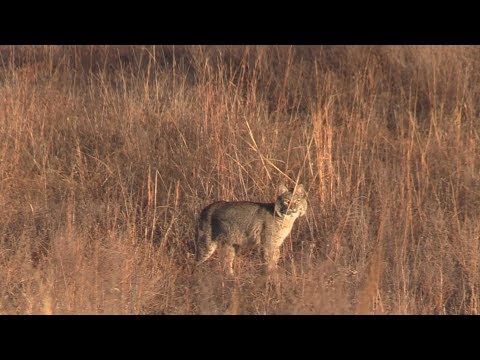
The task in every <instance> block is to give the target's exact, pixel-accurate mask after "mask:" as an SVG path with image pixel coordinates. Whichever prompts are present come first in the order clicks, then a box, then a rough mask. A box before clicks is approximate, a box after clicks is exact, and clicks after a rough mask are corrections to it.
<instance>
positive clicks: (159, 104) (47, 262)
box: [0, 46, 480, 314]
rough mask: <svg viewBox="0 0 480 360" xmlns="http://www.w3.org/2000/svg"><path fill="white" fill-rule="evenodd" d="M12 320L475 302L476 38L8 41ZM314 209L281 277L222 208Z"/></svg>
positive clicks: (286, 253) (409, 308)
mask: <svg viewBox="0 0 480 360" xmlns="http://www.w3.org/2000/svg"><path fill="white" fill-rule="evenodd" d="M0 60H1V63H0V101H1V103H0V313H1V314H477V313H478V312H479V310H480V294H479V291H480V271H479V270H480V269H479V265H480V219H479V215H480V177H479V169H480V145H479V144H480V142H479V141H480V103H479V101H478V99H479V98H480V47H471V46H311V47H306V46H145V47H143V46H14V47H9V46H3V47H0ZM297 180H298V181H299V182H301V183H303V184H304V185H305V187H306V190H307V192H308V201H309V209H308V213H307V215H306V216H305V217H303V218H300V219H299V220H297V222H296V223H295V225H294V227H293V230H292V232H291V234H290V236H288V237H287V239H286V241H285V243H284V245H283V247H282V256H281V259H280V262H279V266H280V270H279V272H278V275H277V276H276V277H275V278H274V280H273V281H272V282H269V283H267V284H262V283H261V282H259V281H257V279H258V278H259V270H258V269H259V261H258V259H257V258H255V257H252V256H249V254H243V255H242V256H240V257H239V258H237V259H236V264H235V271H236V275H235V278H234V280H233V282H232V280H228V281H227V279H225V276H224V274H223V273H222V272H221V271H220V269H221V264H220V262H219V261H218V260H219V259H218V255H217V254H215V255H214V256H213V257H212V259H211V260H209V261H208V262H207V263H205V266H204V267H203V268H202V271H201V274H200V276H199V277H200V279H197V281H193V280H192V278H193V277H192V270H193V265H194V262H193V261H194V250H193V249H194V243H193V241H194V236H195V224H196V219H197V217H198V215H199V213H200V211H201V209H202V208H203V207H204V206H206V205H208V204H209V203H210V202H212V201H215V200H219V199H224V200H253V201H264V202H270V201H273V199H274V197H275V191H276V187H277V185H278V184H279V183H281V182H284V183H285V184H287V185H288V186H292V185H293V184H294V182H295V181H297Z"/></svg>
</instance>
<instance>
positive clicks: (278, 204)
mask: <svg viewBox="0 0 480 360" xmlns="http://www.w3.org/2000/svg"><path fill="white" fill-rule="evenodd" d="M306 212H307V193H306V192H305V189H304V187H303V185H302V184H300V185H298V186H297V188H296V189H291V190H289V189H287V187H286V186H285V185H283V184H282V185H280V186H279V187H278V196H277V200H276V201H275V213H276V214H277V215H278V216H286V215H288V216H294V217H298V216H303V215H305V213H306Z"/></svg>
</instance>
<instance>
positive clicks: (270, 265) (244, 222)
mask: <svg viewBox="0 0 480 360" xmlns="http://www.w3.org/2000/svg"><path fill="white" fill-rule="evenodd" d="M306 211H307V194H306V192H305V189H304V187H303V185H298V186H297V187H296V189H292V190H289V189H287V188H286V187H285V185H280V186H279V188H278V191H277V199H276V201H275V202H274V203H267V204H264V203H256V202H249V201H236V202H227V201H218V202H215V203H212V204H210V205H208V206H207V207H205V208H204V209H203V210H202V212H201V214H200V218H199V223H198V228H197V239H196V262H197V265H200V264H201V263H203V262H204V261H206V260H207V259H208V258H209V257H210V256H211V255H212V254H213V253H214V251H215V249H216V248H217V246H218V245H221V246H222V247H223V252H224V254H223V255H224V256H223V258H224V259H223V260H224V264H225V266H226V270H227V271H228V273H229V274H230V275H233V260H234V258H235V250H236V247H238V246H252V245H253V246H260V248H261V250H262V255H263V261H264V266H265V270H267V272H270V271H272V270H274V269H275V268H276V265H277V262H278V258H279V257H280V246H281V245H282V243H283V241H284V240H285V238H286V237H287V235H288V234H289V233H290V230H291V229H292V226H293V223H294V222H295V220H296V219H297V218H298V217H299V216H303V215H305V213H306Z"/></svg>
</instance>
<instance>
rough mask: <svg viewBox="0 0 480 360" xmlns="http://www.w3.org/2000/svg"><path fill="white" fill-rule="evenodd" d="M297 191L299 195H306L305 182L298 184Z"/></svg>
mask: <svg viewBox="0 0 480 360" xmlns="http://www.w3.org/2000/svg"><path fill="white" fill-rule="evenodd" d="M295 193H296V194H298V195H302V196H305V195H306V192H305V188H304V187H303V184H300V185H298V186H297V188H296V190H295Z"/></svg>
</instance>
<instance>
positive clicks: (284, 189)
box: [277, 184, 288, 196]
mask: <svg viewBox="0 0 480 360" xmlns="http://www.w3.org/2000/svg"><path fill="white" fill-rule="evenodd" d="M286 192H288V188H287V187H286V186H285V185H284V184H280V186H279V187H278V190H277V195H278V196H280V195H283V194H285V193H286Z"/></svg>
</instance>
